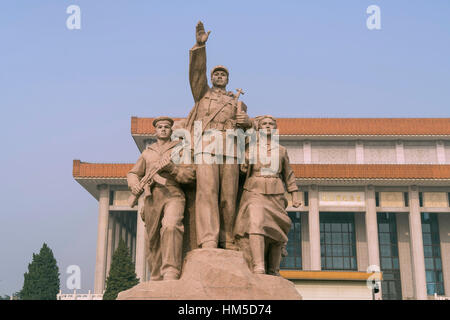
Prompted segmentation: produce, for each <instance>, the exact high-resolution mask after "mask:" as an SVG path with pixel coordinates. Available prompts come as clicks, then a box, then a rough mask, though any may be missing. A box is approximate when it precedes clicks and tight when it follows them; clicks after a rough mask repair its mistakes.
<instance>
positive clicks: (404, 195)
mask: <svg viewBox="0 0 450 320" xmlns="http://www.w3.org/2000/svg"><path fill="white" fill-rule="evenodd" d="M403 199H404V200H405V207H409V193H408V192H403Z"/></svg>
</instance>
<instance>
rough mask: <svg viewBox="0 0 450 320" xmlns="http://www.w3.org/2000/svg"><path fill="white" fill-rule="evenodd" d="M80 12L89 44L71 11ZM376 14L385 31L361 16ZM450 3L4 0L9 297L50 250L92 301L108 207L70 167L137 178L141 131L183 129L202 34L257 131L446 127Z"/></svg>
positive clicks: (1, 81)
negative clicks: (431, 122) (267, 121)
mask: <svg viewBox="0 0 450 320" xmlns="http://www.w3.org/2000/svg"><path fill="white" fill-rule="evenodd" d="M71 4H76V5H79V6H80V7H81V19H82V20H81V27H82V29H81V30H74V31H70V30H68V29H67V28H66V19H67V17H68V15H67V14H66V8H67V7H68V6H69V5H71ZM371 4H377V5H379V6H380V8H381V19H382V21H381V26H382V29H381V30H379V31H369V30H368V29H367V28H366V19H367V16H368V15H367V14H366V8H367V7H368V6H369V5H371ZM449 17H450V1H448V0H434V1H426V0H421V1H418V0H396V1H392V0H389V1H377V0H371V1H367V0H346V1H344V0H343V1H333V0H329V1H325V0H321V1H318V0H309V1H298V0H297V1H262V0H260V1H235V0H230V1H222V2H218V1H214V2H213V1H192V0H191V1H181V0H180V1H164V2H163V1H143V0H142V1H139V0H134V1H130V0H127V1H125V0H114V1H113V0H109V1H106V0H70V1H67V0H53V1H52V0H40V1H32V0H28V1H25V0H9V1H6V0H4V1H1V3H0V41H1V44H0V48H1V49H0V52H1V54H0V108H1V112H2V117H1V126H0V128H1V129H0V130H1V138H0V141H1V145H0V148H1V150H2V161H1V167H0V168H1V169H0V170H1V171H0V172H1V177H2V180H3V181H4V183H3V184H2V185H1V186H0V194H1V200H2V207H1V212H0V257H1V258H0V259H1V260H0V294H1V295H3V294H11V293H13V292H15V291H18V290H20V289H21V287H22V283H23V273H24V272H26V270H27V265H28V263H29V262H30V261H31V257H32V253H33V252H38V251H39V249H40V247H41V246H42V243H43V242H46V243H47V244H48V245H49V246H50V248H52V249H53V252H54V254H55V257H56V259H57V261H58V264H59V267H60V272H61V288H62V290H63V291H66V292H67V291H68V290H67V289H66V279H67V275H66V274H65V270H66V268H67V266H69V265H72V264H76V265H79V266H80V267H81V270H82V289H81V291H84V292H87V290H89V289H93V283H94V277H93V274H94V264H95V250H96V234H97V201H96V200H95V199H94V198H93V197H92V196H91V195H90V194H89V193H88V192H87V191H85V190H84V189H83V188H82V187H81V186H80V185H79V184H78V183H77V182H76V181H74V179H73V178H72V160H73V159H81V160H82V161H90V162H134V161H135V160H136V159H137V157H138V155H139V154H138V149H137V147H136V145H135V144H134V142H133V140H132V138H131V135H130V118H131V116H139V117H152V116H157V115H160V114H167V115H170V116H185V115H187V113H188V111H189V110H190V108H191V107H192V104H193V101H192V97H191V95H190V89H189V84H188V78H187V72H188V69H187V66H188V50H189V48H190V47H191V46H192V45H193V44H194V41H195V37H194V31H195V24H196V22H197V21H198V20H200V19H201V20H203V22H204V24H205V28H206V29H207V30H212V33H211V36H210V39H209V41H208V49H207V52H208V66H209V68H210V67H212V66H214V65H216V64H223V65H226V66H228V67H229V69H230V72H231V76H230V85H229V89H230V90H234V89H235V88H243V89H244V91H245V92H246V94H245V96H244V97H243V100H244V101H245V102H246V104H247V105H248V107H249V114H250V116H256V115H259V114H267V113H270V114H273V115H274V116H280V117H281V116H282V117H449V116H450V88H449V84H450V79H449V78H450V59H449V57H450V18H449Z"/></svg>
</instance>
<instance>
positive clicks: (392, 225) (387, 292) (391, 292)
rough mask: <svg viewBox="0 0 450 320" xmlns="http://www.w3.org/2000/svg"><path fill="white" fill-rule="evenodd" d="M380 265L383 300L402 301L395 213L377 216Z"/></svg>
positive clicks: (384, 213) (383, 213)
mask: <svg viewBox="0 0 450 320" xmlns="http://www.w3.org/2000/svg"><path fill="white" fill-rule="evenodd" d="M377 221H378V244H379V249H380V264H381V268H380V269H381V271H382V272H383V280H382V281H381V292H382V298H383V300H401V299H402V286H401V281H400V280H401V279H400V265H399V260H398V241H397V223H396V219H395V213H388V212H380V213H378V214H377Z"/></svg>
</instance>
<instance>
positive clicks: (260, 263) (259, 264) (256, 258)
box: [249, 234, 266, 274]
mask: <svg viewBox="0 0 450 320" xmlns="http://www.w3.org/2000/svg"><path fill="white" fill-rule="evenodd" d="M249 242H250V251H251V253H252V258H253V273H259V274H265V273H266V269H265V265H264V236H263V235H260V234H250V235H249Z"/></svg>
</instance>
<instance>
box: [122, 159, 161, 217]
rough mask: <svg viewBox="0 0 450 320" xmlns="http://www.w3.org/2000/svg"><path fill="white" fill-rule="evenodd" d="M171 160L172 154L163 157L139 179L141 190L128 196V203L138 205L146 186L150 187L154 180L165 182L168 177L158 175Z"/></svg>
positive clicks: (132, 205) (131, 205)
mask: <svg viewBox="0 0 450 320" xmlns="http://www.w3.org/2000/svg"><path fill="white" fill-rule="evenodd" d="M169 162H170V155H169V156H168V157H163V158H161V159H160V160H159V161H158V162H157V163H156V164H155V165H154V166H153V168H151V169H150V170H149V171H148V173H147V174H146V175H145V176H144V177H143V178H142V179H141V181H139V192H138V194H133V193H132V194H131V195H130V197H129V198H128V205H129V206H130V207H131V208H133V207H134V206H135V205H137V203H138V200H139V197H140V196H141V194H142V192H144V188H145V187H146V185H147V184H148V188H150V186H151V185H152V184H153V182H154V181H157V182H158V183H161V184H165V182H166V179H164V178H163V177H161V176H159V175H158V172H159V171H160V170H161V169H163V168H164V167H165V166H167V165H168V164H169Z"/></svg>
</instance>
